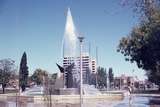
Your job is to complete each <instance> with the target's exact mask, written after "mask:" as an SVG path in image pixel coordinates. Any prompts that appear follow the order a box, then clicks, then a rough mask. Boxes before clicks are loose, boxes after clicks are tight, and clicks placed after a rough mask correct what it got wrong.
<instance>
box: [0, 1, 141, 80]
mask: <svg viewBox="0 0 160 107" xmlns="http://www.w3.org/2000/svg"><path fill="white" fill-rule="evenodd" d="M67 7H70V8H71V12H72V16H73V20H74V23H75V26H76V28H77V29H78V31H79V32H81V34H83V35H84V36H85V42H86V43H85V44H86V47H87V45H88V44H89V43H91V54H92V56H93V57H95V47H96V46H98V50H99V51H98V53H99V65H101V66H103V67H106V68H107V69H108V68H109V67H112V68H113V71H114V73H115V75H120V74H128V75H137V74H138V76H139V78H144V73H143V72H142V70H140V69H138V68H137V67H136V65H135V64H130V63H129V62H125V60H124V57H123V56H122V55H121V54H120V53H117V52H116V47H117V45H118V43H119V40H120V39H121V38H122V37H123V36H126V35H128V34H129V32H130V31H131V29H132V28H133V27H134V26H135V25H136V24H137V18H135V17H134V14H133V13H132V11H131V9H129V8H128V7H122V6H121V5H120V0H0V59H3V58H12V59H13V60H15V61H16V64H17V66H19V63H20V59H21V56H22V54H23V52H24V51H26V53H27V56H28V66H29V71H30V73H32V72H33V71H34V70H35V69H36V68H42V69H45V70H47V71H49V72H50V73H54V72H58V69H57V67H56V65H55V63H56V62H59V63H61V62H62V61H61V60H62V58H61V44H62V38H63V35H64V28H65V21H66V16H65V13H66V10H67ZM133 69H134V70H135V72H134V74H132V70H133Z"/></svg>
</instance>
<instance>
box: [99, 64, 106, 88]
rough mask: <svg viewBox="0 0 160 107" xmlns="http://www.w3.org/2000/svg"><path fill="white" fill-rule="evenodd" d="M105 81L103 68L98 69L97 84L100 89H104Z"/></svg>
mask: <svg viewBox="0 0 160 107" xmlns="http://www.w3.org/2000/svg"><path fill="white" fill-rule="evenodd" d="M106 79H107V74H106V69H105V68H103V67H98V69H97V82H98V86H99V87H100V88H103V87H105V86H106V85H107V84H106Z"/></svg>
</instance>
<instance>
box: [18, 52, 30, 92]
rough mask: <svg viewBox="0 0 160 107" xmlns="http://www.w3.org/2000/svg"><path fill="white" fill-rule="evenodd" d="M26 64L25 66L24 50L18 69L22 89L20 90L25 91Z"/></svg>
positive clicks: (26, 81)
mask: <svg viewBox="0 0 160 107" xmlns="http://www.w3.org/2000/svg"><path fill="white" fill-rule="evenodd" d="M28 74H29V71H28V66H27V55H26V52H24V53H23V56H22V58H21V62H20V69H19V86H20V87H21V89H22V92H23V91H25V89H26V86H27V84H28Z"/></svg>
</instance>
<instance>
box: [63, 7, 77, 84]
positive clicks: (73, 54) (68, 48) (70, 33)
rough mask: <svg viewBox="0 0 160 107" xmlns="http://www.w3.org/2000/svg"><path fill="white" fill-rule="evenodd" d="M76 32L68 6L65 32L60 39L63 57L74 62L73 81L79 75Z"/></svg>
mask: <svg viewBox="0 0 160 107" xmlns="http://www.w3.org/2000/svg"><path fill="white" fill-rule="evenodd" d="M77 34H78V33H77V32H76V27H75V25H74V22H73V18H72V15H71V11H70V8H68V11H67V19H66V25H65V32H64V37H63V41H62V53H63V58H64V57H67V58H70V61H69V63H70V64H71V63H74V64H75V66H74V71H73V72H72V74H73V79H74V80H75V81H77V82H78V81H79V80H80V76H79V68H78V62H77V57H78V48H77V47H78V45H77V44H78V35H77Z"/></svg>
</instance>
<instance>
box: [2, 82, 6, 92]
mask: <svg viewBox="0 0 160 107" xmlns="http://www.w3.org/2000/svg"><path fill="white" fill-rule="evenodd" d="M2 89H3V94H4V93H5V85H4V84H2Z"/></svg>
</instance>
